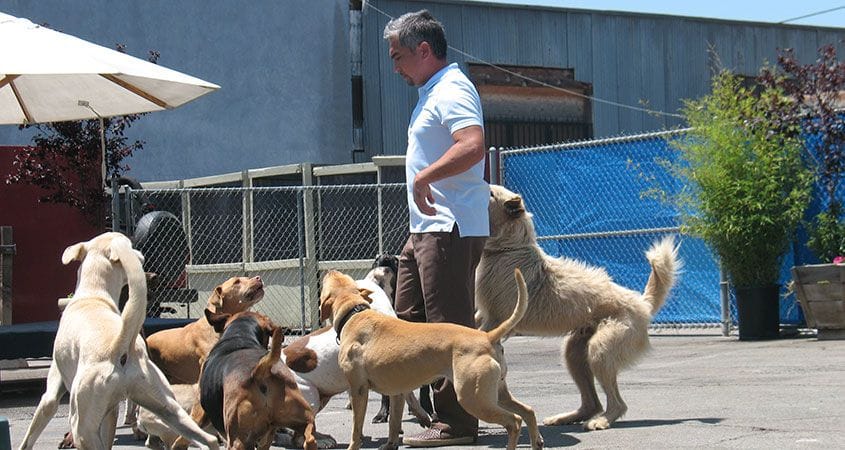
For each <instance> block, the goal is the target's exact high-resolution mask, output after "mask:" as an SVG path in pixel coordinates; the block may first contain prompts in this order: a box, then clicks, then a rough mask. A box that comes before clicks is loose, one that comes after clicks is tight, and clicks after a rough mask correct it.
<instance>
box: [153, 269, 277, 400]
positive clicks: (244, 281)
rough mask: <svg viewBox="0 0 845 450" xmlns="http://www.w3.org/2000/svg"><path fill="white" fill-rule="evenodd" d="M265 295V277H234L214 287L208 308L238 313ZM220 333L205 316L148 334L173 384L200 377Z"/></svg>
mask: <svg viewBox="0 0 845 450" xmlns="http://www.w3.org/2000/svg"><path fill="white" fill-rule="evenodd" d="M262 298H264V283H262V281H261V277H252V278H247V277H232V278H229V279H228V280H226V282H224V283H223V284H221V285H220V286H217V287H216V288H214V291H213V292H212V293H211V297H209V298H208V309H211V311H212V312H215V313H224V314H230V315H231V314H237V313H239V312H242V311H246V310H248V309H249V308H250V307H252V305H254V304H256V303H258V302H259V301H261V299H262ZM218 338H219V334H218V333H217V332H216V331H214V328H213V327H212V326H211V324H209V323H208V320H206V318H205V317H201V318H199V319H198V320H197V321H195V322H192V323H190V324H188V325H185V326H184V327H181V328H171V329H169V330H162V331H159V332H158V333H153V334H151V335H150V336H149V337H148V338H147V347H148V348H149V352H150V359H151V360H152V361H153V363H155V365H157V366H158V367H159V368H160V369H161V371H162V372H164V375H165V376H166V377H167V380H168V381H170V383H171V384H193V383H196V382H197V381H198V380H199V376H200V365H201V364H202V361H203V360H204V359H205V357H206V356H208V352H209V351H210V350H211V348H212V347H214V344H215V343H217V339H218Z"/></svg>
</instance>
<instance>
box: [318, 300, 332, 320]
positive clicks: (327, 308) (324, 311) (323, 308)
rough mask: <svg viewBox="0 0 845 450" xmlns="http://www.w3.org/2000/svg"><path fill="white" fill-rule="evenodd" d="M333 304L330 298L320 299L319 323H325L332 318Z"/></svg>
mask: <svg viewBox="0 0 845 450" xmlns="http://www.w3.org/2000/svg"><path fill="white" fill-rule="evenodd" d="M333 304H334V299H333V298H331V297H326V298H325V299H320V322H325V321H327V320H329V319H331V317H332V305H333Z"/></svg>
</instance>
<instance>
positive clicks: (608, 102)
mask: <svg viewBox="0 0 845 450" xmlns="http://www.w3.org/2000/svg"><path fill="white" fill-rule="evenodd" d="M367 8H370V9H373V10H375V11H376V12H378V13H379V14H381V15H383V16H385V17H387V18H389V19H391V20H393V19H395V17H393V16H391V15H390V14H387V13H386V12H384V11H382V10H380V9H379V8H378V7H376V6H373V5H372V3H371V2H369V1H367V0H365V1H364V3H363V9H367ZM448 47H449V48H450V49H452V50H454V51H455V52H457V53H459V54H461V55H463V56H464V57H466V58H469V59H471V60H474V61H478V62H480V63H482V64H485V65H487V66H490V67H492V68H494V69H496V70H500V71H502V72H505V73H507V74H509V75H512V76H515V77H518V78H521V79H523V80H525V81H530V82H532V83H536V84H539V85H541V86H543V87H548V88H551V89H554V90H556V91H560V92H565V93H567V94H569V95H574V96H576V97H581V98H585V99H588V100H592V101H594V102H596V103H603V104H605V105H610V106H616V107H618V108H624V109H630V110H633V111H638V112H644V113H646V114H652V115H659V116H666V117H675V118H679V119H683V118H684V116H682V115H680V114H674V113H668V112H665V111H658V110H654V109H648V108H642V107H639V106H632V105H626V104H624V103H619V102H614V101H612V100H605V99H602V98H598V97H594V96H591V95H586V94H582V93H580V92H576V91H571V90H569V89H564V88H562V87H559V86H553V85H551V84H548V83H544V82H542V81H540V80H535V79H533V78H531V77H528V76H525V75H522V74H521V73H518V72H514V71H512V70H508V69H506V68H504V67H501V66H497V65H496V64H493V63H491V62H489V61H485V60H483V59H481V58H479V57H477V56H475V55H472V54H469V53H467V52H465V51H463V50H461V49H458V48H455V47H453V46H451V45H449V46H448Z"/></svg>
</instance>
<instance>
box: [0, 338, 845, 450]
mask: <svg viewBox="0 0 845 450" xmlns="http://www.w3.org/2000/svg"><path fill="white" fill-rule="evenodd" d="M683 333H689V334H683ZM560 342H561V340H560V339H552V338H534V337H515V338H512V339H510V340H508V341H507V342H506V344H505V348H506V352H505V354H506V357H507V359H508V367H509V373H508V385H509V387H510V390H511V392H512V393H513V395H514V396H515V397H516V398H518V399H520V400H521V401H523V402H525V403H527V404H529V405H531V406H532V407H534V409H535V411H536V412H537V416H538V419H540V420H542V418H543V417H546V416H549V415H552V414H556V413H560V412H563V411H569V410H571V409H574V408H575V407H577V405H578V402H579V396H578V392H577V389H576V388H575V386H574V384H573V383H572V380H571V379H570V377H569V375H568V374H567V373H566V371H565V368H564V367H562V365H561V362H560V356H559V348H560ZM651 342H652V347H653V349H652V351H651V352H650V353H649V354H648V355H646V356H645V357H644V358H643V360H642V361H641V362H640V363H639V364H638V365H637V366H635V367H634V368H632V369H629V370H627V371H625V372H623V373H622V375H621V377H620V381H619V384H620V389H621V391H622V396H623V398H624V399H625V401H626V402H627V404H628V414H627V415H626V416H625V417H624V418H622V419H621V420H620V421H618V422H617V423H616V424H615V425H614V426H613V427H612V428H611V429H610V430H606V431H597V432H584V431H582V429H581V428H580V426H576V425H570V426H560V427H544V426H541V427H540V432H541V433H542V434H543V437H544V439H545V442H546V448H564V447H573V446H576V447H580V448H650V449H651V448H665V449H669V448H692V447H696V448H702V447H707V448H761V449H762V448H766V449H770V448H825V449H827V448H845V341H818V340H817V339H815V338H796V339H780V340H774V341H760V342H739V341H738V340H737V338H736V336H731V337H722V336H720V335H719V334H718V332H717V330H710V331H692V332H691V331H689V330H684V331H679V332H676V331H667V330H664V331H658V332H655V333H653V334H652V338H651ZM42 365H43V362H42ZM28 371H29V372H30V373H34V372H33V370H32V369H28ZM11 372H16V373H17V374H18V375H17V376H21V374H22V373H24V372H25V371H19V370H18V371H9V370H4V371H2V372H1V373H0V380H3V382H4V383H3V386H4V387H3V390H2V398H0V415H2V416H6V417H8V418H9V423H10V427H11V441H12V446H13V447H17V446H18V445H19V444H20V441H21V439H22V437H23V434H24V432H25V431H26V427H27V426H28V424H29V420H30V419H31V417H32V413H33V412H34V410H35V405H36V404H37V402H38V398H39V396H40V394H41V392H34V391H33V390H32V389H30V390H24V391H10V389H9V386H10V385H9V384H8V383H7V382H6V381H7V380H9V377H10V373H11ZM42 372H43V369H42ZM12 387H13V386H12ZM600 397H601V398H602V401H604V397H603V395H602V394H600ZM345 404H346V396H345V395H341V396H338V397H336V398H334V399H333V400H332V401H331V402H330V403H329V405H328V406H327V407H326V409H325V410H324V411H322V412H321V413H320V414H319V415H318V416H317V428H318V430H319V431H320V432H322V433H328V434H331V435H333V436H334V437H335V438H336V439H337V440H338V442H339V443H340V445H341V446H342V447H345V446H346V445H347V444H348V443H349V435H350V430H351V424H352V413H351V411H348V410H346V409H345V408H344V406H345ZM377 410H378V397H377V396H376V395H375V394H371V397H370V403H369V408H368V411H367V417H368V420H367V423H366V425H365V428H364V432H365V434H367V435H369V436H370V437H371V438H372V440H371V441H369V442H367V444H366V445H365V447H366V448H376V447H378V445H379V444H383V443H384V442H385V441H386V437H387V424H371V423H369V420H370V419H371V418H372V416H373V415H374V414H375V412H376V411H377ZM67 414H68V408H67V403H66V401H65V402H63V404H62V405H61V407H60V408H59V411H58V413H57V414H56V416H55V417H54V419H53V420H52V421H51V422H50V424H49V426H48V427H47V429H46V430H45V432H44V433H43V434H42V436H41V438H40V439H39V441H38V443H37V445H36V448H37V449H55V448H56V444H57V443H58V442H59V440H60V439H61V437H62V434H63V433H64V432H65V431H67ZM403 428H404V430H405V432H407V433H416V432H417V431H419V430H420V428H419V426H418V425H417V424H416V423H415V422H413V421H412V419H410V418H409V417H408V416H407V414H406V419H405V423H404V425H403ZM506 440H507V439H506V434H505V431H504V429H502V428H501V427H499V426H498V425H488V424H484V423H482V429H481V435H480V437H479V440H478V442H477V443H476V444H474V445H471V446H464V447H461V448H475V449H486V448H504V447H505V444H506ZM138 447H143V443H142V442H137V441H134V440H133V439H132V437H131V431H130V430H129V429H128V428H126V427H121V428H119V429H118V431H117V440H116V444H115V448H118V449H123V448H126V449H128V448H138ZM520 447H521V448H527V447H528V436H527V433H526V432H525V429H524V427H523V432H522V435H521V439H520Z"/></svg>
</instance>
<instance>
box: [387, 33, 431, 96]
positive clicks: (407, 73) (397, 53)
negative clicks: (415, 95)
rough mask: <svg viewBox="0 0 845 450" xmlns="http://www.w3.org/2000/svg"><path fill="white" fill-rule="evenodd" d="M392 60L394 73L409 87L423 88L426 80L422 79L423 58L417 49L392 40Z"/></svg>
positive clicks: (397, 40)
mask: <svg viewBox="0 0 845 450" xmlns="http://www.w3.org/2000/svg"><path fill="white" fill-rule="evenodd" d="M390 59H392V60H393V71H394V72H396V73H398V74H399V75H400V76H401V77H402V78H403V79H404V80H405V81H406V82H407V83H408V85H409V86H421V85H422V84H423V83H425V81H426V80H423V79H422V77H421V74H420V72H421V68H422V64H421V63H422V56H421V54H420V52H418V51H416V49H414V50H411V49H409V48H407V47H403V46H402V45H400V44H399V39H390Z"/></svg>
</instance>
